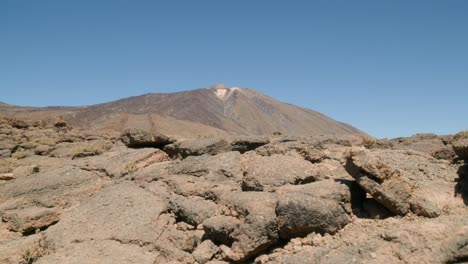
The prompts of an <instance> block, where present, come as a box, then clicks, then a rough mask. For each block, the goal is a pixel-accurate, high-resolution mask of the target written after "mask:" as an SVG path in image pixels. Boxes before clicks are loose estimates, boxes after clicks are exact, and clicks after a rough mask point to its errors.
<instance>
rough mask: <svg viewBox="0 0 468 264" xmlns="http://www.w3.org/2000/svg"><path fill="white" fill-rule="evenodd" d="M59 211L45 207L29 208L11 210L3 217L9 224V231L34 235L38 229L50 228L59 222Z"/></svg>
mask: <svg viewBox="0 0 468 264" xmlns="http://www.w3.org/2000/svg"><path fill="white" fill-rule="evenodd" d="M59 216H60V214H59V212H58V210H57V209H52V208H44V207H35V206H32V207H28V208H21V209H16V210H9V211H7V212H5V213H4V214H3V216H2V220H3V221H4V222H7V223H9V229H10V230H12V231H15V232H22V233H32V232H34V231H35V230H36V229H43V228H46V227H49V226H51V225H53V224H55V223H57V222H58V221H59V219H60V218H59Z"/></svg>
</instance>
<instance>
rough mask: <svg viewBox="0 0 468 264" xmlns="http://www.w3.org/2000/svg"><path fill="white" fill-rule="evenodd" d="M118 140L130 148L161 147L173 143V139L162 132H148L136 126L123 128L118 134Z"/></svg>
mask: <svg viewBox="0 0 468 264" xmlns="http://www.w3.org/2000/svg"><path fill="white" fill-rule="evenodd" d="M120 140H121V141H122V142H123V143H124V144H125V145H126V146H127V147H130V148H143V147H153V148H163V147H164V146H166V145H169V144H172V143H174V140H173V139H171V138H169V137H167V136H165V135H163V134H159V133H150V132H148V131H145V130H142V129H137V128H131V129H127V130H125V131H124V132H123V133H122V135H121V136H120Z"/></svg>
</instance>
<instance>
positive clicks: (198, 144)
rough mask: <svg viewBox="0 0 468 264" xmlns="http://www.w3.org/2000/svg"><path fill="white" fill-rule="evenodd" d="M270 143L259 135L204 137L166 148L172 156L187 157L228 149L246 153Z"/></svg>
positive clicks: (211, 153)
mask: <svg viewBox="0 0 468 264" xmlns="http://www.w3.org/2000/svg"><path fill="white" fill-rule="evenodd" d="M268 143H269V140H268V139H265V138H259V137H241V138H203V139H194V140H185V141H180V142H176V143H175V144H172V145H168V146H166V147H165V149H164V150H165V151H166V152H167V153H169V155H170V156H171V157H181V158H186V157H188V156H200V155H203V154H209V155H216V154H219V153H223V152H228V151H239V152H240V153H244V152H247V151H249V150H255V149H256V148H258V147H260V146H263V145H265V144H268Z"/></svg>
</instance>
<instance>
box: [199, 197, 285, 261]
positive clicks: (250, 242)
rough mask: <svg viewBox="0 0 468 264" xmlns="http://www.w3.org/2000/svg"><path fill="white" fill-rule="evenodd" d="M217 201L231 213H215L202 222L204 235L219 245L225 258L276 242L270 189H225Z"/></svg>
mask: <svg viewBox="0 0 468 264" xmlns="http://www.w3.org/2000/svg"><path fill="white" fill-rule="evenodd" d="M219 199H220V203H222V204H224V205H226V206H227V207H228V208H230V209H232V212H231V215H234V216H215V217H212V218H209V219H207V220H206V221H205V222H203V226H204V228H205V231H206V237H207V238H208V239H210V240H212V241H214V242H217V243H219V244H221V245H220V250H221V251H222V255H223V256H224V258H225V259H226V260H230V261H234V262H241V261H245V260H247V259H249V258H251V257H253V256H256V255H258V254H260V253H261V252H264V251H265V250H267V249H268V248H270V247H271V246H273V245H275V244H277V243H278V239H279V236H278V230H277V222H276V212H275V206H276V203H277V200H276V197H275V195H274V194H271V193H263V192H241V193H235V192H231V193H225V194H224V195H223V196H222V197H220V198H219Z"/></svg>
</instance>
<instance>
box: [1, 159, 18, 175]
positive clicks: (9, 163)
mask: <svg viewBox="0 0 468 264" xmlns="http://www.w3.org/2000/svg"><path fill="white" fill-rule="evenodd" d="M16 166H18V163H17V160H16V159H15V158H6V159H0V173H9V172H12V171H13V169H14V168H15V167H16Z"/></svg>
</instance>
